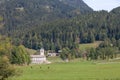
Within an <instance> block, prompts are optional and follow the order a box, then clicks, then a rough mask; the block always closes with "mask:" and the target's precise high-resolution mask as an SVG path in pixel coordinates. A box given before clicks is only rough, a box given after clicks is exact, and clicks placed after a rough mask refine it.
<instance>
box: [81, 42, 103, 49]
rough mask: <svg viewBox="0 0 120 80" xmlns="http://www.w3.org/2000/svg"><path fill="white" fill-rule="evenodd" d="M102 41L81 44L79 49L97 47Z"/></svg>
mask: <svg viewBox="0 0 120 80" xmlns="http://www.w3.org/2000/svg"><path fill="white" fill-rule="evenodd" d="M101 42H102V41H96V42H94V43H87V44H80V45H79V49H80V50H82V51H85V50H86V49H89V48H96V47H98V46H99V44H100V43H101Z"/></svg>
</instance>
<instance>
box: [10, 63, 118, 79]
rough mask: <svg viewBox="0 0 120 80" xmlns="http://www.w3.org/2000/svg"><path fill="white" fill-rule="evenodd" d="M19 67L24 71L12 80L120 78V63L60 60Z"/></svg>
mask: <svg viewBox="0 0 120 80" xmlns="http://www.w3.org/2000/svg"><path fill="white" fill-rule="evenodd" d="M19 69H21V70H23V73H22V74H21V75H20V76H15V77H12V78H10V80H120V63H109V64H99V63H94V62H87V61H84V62H80V61H79V62H68V63H64V62H59V63H53V64H49V65H30V66H23V67H19Z"/></svg>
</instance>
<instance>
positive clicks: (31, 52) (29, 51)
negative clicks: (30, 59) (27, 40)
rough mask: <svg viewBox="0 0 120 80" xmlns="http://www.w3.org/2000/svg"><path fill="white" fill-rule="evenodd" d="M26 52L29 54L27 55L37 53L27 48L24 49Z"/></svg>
mask: <svg viewBox="0 0 120 80" xmlns="http://www.w3.org/2000/svg"><path fill="white" fill-rule="evenodd" d="M26 50H27V52H28V53H29V54H35V53H36V52H37V51H36V50H34V49H29V48H26Z"/></svg>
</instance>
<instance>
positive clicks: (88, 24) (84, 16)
mask: <svg viewBox="0 0 120 80" xmlns="http://www.w3.org/2000/svg"><path fill="white" fill-rule="evenodd" d="M78 3H79V4H80V3H81V4H80V5H78ZM1 4H4V8H3V7H2V8H1V9H0V10H3V11H2V12H1V13H0V14H1V23H5V24H4V27H2V28H1V29H0V30H1V33H2V34H3V35H7V36H9V37H11V38H12V40H13V43H14V44H16V45H19V44H23V45H25V46H26V47H28V48H33V49H39V48H40V47H44V48H45V49H46V50H56V51H58V50H59V49H62V48H64V47H68V48H70V49H72V48H74V47H75V46H76V44H79V43H92V42H94V41H104V40H108V41H111V43H112V44H113V45H114V46H117V47H120V45H119V44H117V43H118V42H119V40H120V26H119V25H120V19H119V16H120V14H119V13H120V12H119V9H120V8H119V7H118V8H116V9H114V10H112V11H111V12H109V13H108V12H107V11H97V12H96V11H94V12H93V11H92V9H91V8H89V7H88V6H87V5H86V4H84V2H83V1H82V0H74V1H72V0H59V1H57V0H30V1H28V0H10V1H6V2H3V3H1ZM11 4H12V5H11ZM75 5H78V6H75ZM4 13H5V14H4Z"/></svg>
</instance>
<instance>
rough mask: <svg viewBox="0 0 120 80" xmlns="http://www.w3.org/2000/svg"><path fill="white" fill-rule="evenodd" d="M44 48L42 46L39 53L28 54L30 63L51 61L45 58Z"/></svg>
mask: <svg viewBox="0 0 120 80" xmlns="http://www.w3.org/2000/svg"><path fill="white" fill-rule="evenodd" d="M44 53H45V50H44V49H43V48H41V49H40V54H39V55H30V57H31V63H32V64H42V63H47V64H49V63H51V62H49V61H47V60H46V56H45V55H44Z"/></svg>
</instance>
